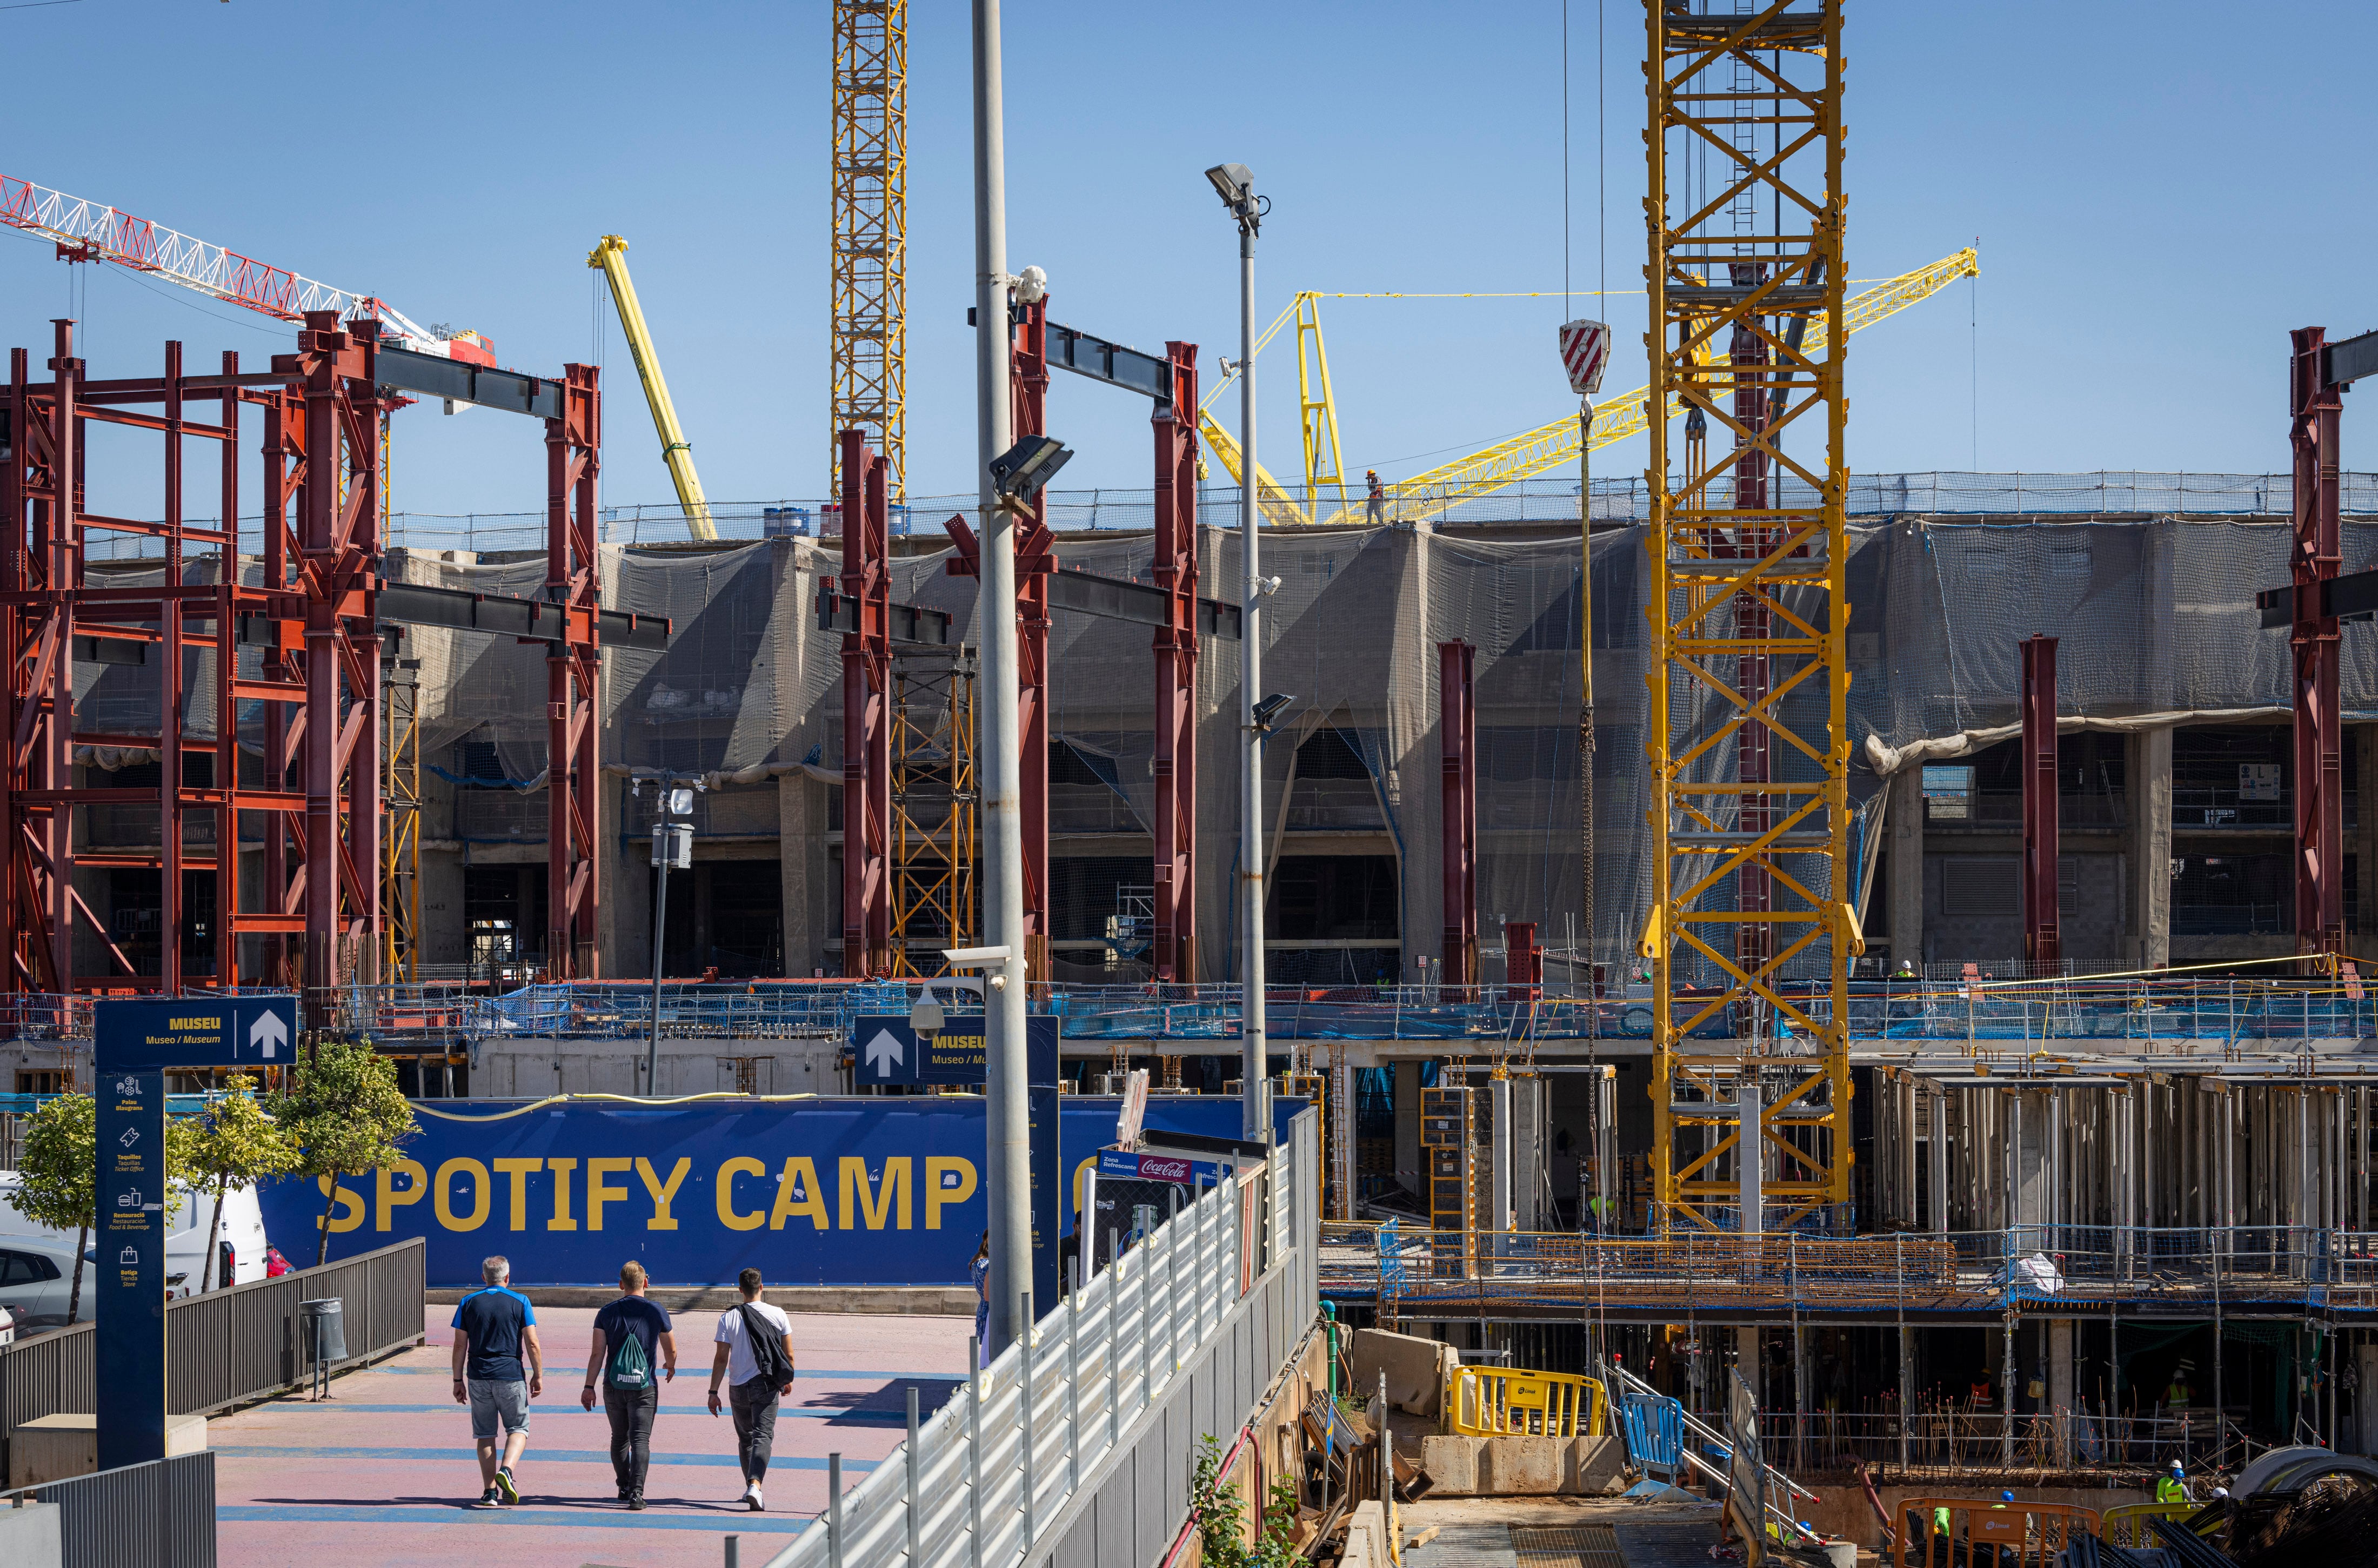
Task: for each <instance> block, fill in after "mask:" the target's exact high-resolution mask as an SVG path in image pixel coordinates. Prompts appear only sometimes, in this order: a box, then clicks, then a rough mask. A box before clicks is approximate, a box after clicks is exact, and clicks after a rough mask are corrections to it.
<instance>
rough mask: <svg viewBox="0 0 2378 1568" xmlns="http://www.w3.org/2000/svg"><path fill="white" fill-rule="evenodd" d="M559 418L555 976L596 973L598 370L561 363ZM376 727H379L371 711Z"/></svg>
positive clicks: (552, 747) (555, 443)
mask: <svg viewBox="0 0 2378 1568" xmlns="http://www.w3.org/2000/svg"><path fill="white" fill-rule="evenodd" d="M560 391H561V415H560V417H559V418H558V419H547V420H546V422H545V472H546V501H545V596H546V600H547V601H548V602H549V603H552V604H563V605H566V606H568V608H567V610H566V612H565V614H564V615H563V617H562V626H563V635H562V636H561V637H560V638H558V640H554V641H552V642H550V643H548V644H546V873H545V874H546V936H545V962H546V973H547V975H548V976H549V977H550V978H553V979H570V978H577V979H588V980H591V979H594V978H595V976H597V975H598V974H599V973H600V972H601V962H600V959H599V958H598V956H597V954H598V952H599V951H600V950H599V948H598V946H597V943H598V940H599V935H598V929H597V928H596V925H595V911H596V907H597V904H598V903H599V900H598V897H597V884H598V882H599V880H600V879H599V876H598V873H597V871H596V868H595V848H596V842H597V841H596V831H595V830H596V823H597V820H598V817H597V805H596V802H597V800H598V798H599V796H598V793H597V791H598V787H599V785H600V783H601V780H602V776H603V774H602V769H601V767H600V761H601V758H600V756H599V736H600V731H601V728H602V725H601V721H600V715H599V713H598V711H597V709H596V707H595V693H596V691H597V689H598V688H597V685H596V683H597V680H598V679H599V677H600V674H601V669H602V657H601V649H600V645H599V640H598V639H597V637H596V633H595V626H596V619H597V616H598V613H599V611H600V610H601V608H602V603H601V601H602V572H601V564H600V561H599V559H598V557H597V555H596V543H597V540H598V539H599V537H600V535H599V533H598V531H597V528H596V524H595V519H596V515H597V514H596V511H595V506H596V498H597V491H596V484H595V482H596V480H597V479H598V478H600V476H601V474H602V472H603V389H602V387H601V385H600V383H599V381H598V379H597V372H596V367H595V366H594V365H564V366H562V380H561V383H560ZM373 723H374V733H375V734H377V733H378V714H377V712H375V714H374V718H373Z"/></svg>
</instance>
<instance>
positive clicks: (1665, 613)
mask: <svg viewBox="0 0 2378 1568" xmlns="http://www.w3.org/2000/svg"><path fill="white" fill-rule="evenodd" d="M1646 12H1647V17H1648V27H1649V46H1648V53H1647V54H1646V55H1645V59H1646V61H1647V62H1648V69H1647V76H1648V78H1649V91H1650V104H1649V108H1650V133H1649V135H1648V137H1647V138H1646V141H1647V143H1648V151H1649V155H1650V156H1649V165H1650V186H1649V194H1648V196H1647V197H1646V199H1645V202H1644V211H1645V215H1646V217H1647V219H1648V221H1649V228H1650V240H1651V253H1650V257H1649V259H1648V264H1647V265H1646V267H1645V269H1644V277H1645V280H1646V283H1647V286H1648V290H1649V293H1650V307H1651V308H1650V313H1649V315H1650V331H1649V332H1648V333H1647V334H1646V342H1645V346H1646V347H1647V348H1648V349H1649V350H1650V353H1651V371H1652V383H1651V388H1650V396H1649V398H1648V399H1647V400H1646V401H1647V405H1648V406H1647V409H1646V413H1647V416H1648V415H1649V414H1650V413H1651V411H1663V410H1665V409H1666V408H1668V407H1669V406H1671V405H1672V404H1675V405H1681V406H1682V407H1683V408H1684V410H1685V413H1686V420H1685V437H1686V439H1685V452H1684V456H1683V462H1682V464H1681V475H1679V465H1678V464H1677V463H1675V462H1674V461H1671V457H1672V451H1671V447H1670V444H1669V434H1668V422H1667V420H1665V419H1664V418H1652V419H1651V420H1650V429H1651V462H1650V466H1649V467H1648V469H1647V470H1646V472H1645V479H1646V482H1647V483H1648V485H1649V486H1650V491H1651V527H1650V529H1649V530H1648V531H1647V534H1646V538H1645V548H1646V550H1647V552H1648V553H1649V555H1650V557H1651V559H1650V592H1648V594H1647V595H1646V598H1647V600H1648V603H1647V605H1646V608H1645V614H1646V615H1647V616H1648V617H1649V618H1650V621H1651V627H1650V631H1651V650H1650V654H1651V656H1650V658H1649V659H1648V660H1647V661H1646V663H1647V665H1648V670H1647V679H1648V681H1649V684H1650V687H1651V690H1650V693H1649V695H1650V701H1651V718H1650V721H1649V723H1648V724H1647V725H1646V732H1647V744H1646V746H1645V751H1646V752H1647V754H1648V756H1649V759H1650V762H1651V786H1652V798H1651V813H1650V817H1651V821H1650V824H1649V825H1650V827H1651V839H1652V845H1651V848H1652V856H1651V876H1652V885H1651V908H1650V910H1649V911H1648V912H1647V914H1646V917H1645V920H1644V925H1643V934H1642V943H1641V951H1642V955H1643V956H1644V957H1645V958H1647V959H1649V960H1650V961H1651V989H1652V1003H1651V1015H1652V1016H1651V1029H1652V1082H1651V1110H1652V1124H1653V1138H1652V1161H1653V1169H1652V1187H1653V1195H1654V1197H1655V1199H1656V1201H1657V1203H1658V1216H1659V1217H1658V1223H1659V1226H1660V1228H1661V1229H1662V1231H1663V1232H1665V1233H1671V1234H1673V1233H1675V1232H1678V1231H1687V1232H1689V1231H1695V1230H1704V1229H1705V1230H1725V1229H1734V1228H1736V1227H1739V1228H1740V1229H1741V1230H1742V1231H1743V1232H1745V1233H1747V1234H1756V1233H1757V1232H1759V1231H1760V1230H1762V1229H1766V1228H1773V1227H1789V1226H1793V1225H1796V1224H1799V1223H1802V1222H1803V1221H1804V1220H1805V1219H1808V1218H1809V1217H1811V1216H1814V1217H1816V1218H1817V1219H1818V1220H1819V1221H1820V1222H1825V1221H1831V1222H1834V1223H1839V1222H1840V1221H1841V1220H1842V1219H1844V1217H1845V1216H1846V1213H1847V1208H1846V1205H1847V1203H1848V1199H1849V1177H1850V1161H1851V1122H1850V1092H1851V1091H1850V1075H1849V1051H1848V1039H1847V1034H1846V1031H1845V1028H1844V1015H1845V1012H1846V1005H1845V1004H1846V1000H1847V990H1848V964H1849V960H1850V958H1851V956H1852V955H1853V954H1855V953H1856V952H1859V951H1860V950H1861V949H1862V947H1863V940H1862V939H1861V937H1860V935H1859V931H1858V926H1857V918H1856V912H1855V910H1854V909H1853V907H1852V904H1851V902H1850V900H1851V896H1852V895H1851V891H1850V890H1851V887H1852V881H1853V877H1854V863H1853V861H1852V860H1851V857H1850V847H1849V826H1850V812H1849V797H1848V783H1849V758H1850V741H1849V725H1848V722H1847V706H1848V699H1849V669H1848V665H1847V663H1846V660H1845V658H1844V640H1845V637H1846V633H1847V630H1848V627H1849V617H1850V604H1849V600H1848V597H1847V594H1846V592H1845V582H1844V569H1845V566H1846V561H1847V557H1848V553H1849V552H1848V547H1847V546H1848V538H1847V533H1846V531H1845V528H1844V500H1845V498H1846V492H1847V488H1848V472H1849V471H1848V465H1847V461H1846V459H1845V457H1844V449H1843V442H1844V416H1845V414H1846V412H1847V400H1846V398H1845V397H1844V389H1843V383H1842V373H1843V350H1844V344H1845V342H1846V340H1847V338H1848V335H1849V334H1848V332H1847V330H1846V327H1847V325H1848V323H1847V321H1846V320H1845V318H1844V279H1843V272H1842V255H1843V226H1844V211H1845V208H1846V202H1845V198H1844V192H1843V187H1842V140H1843V127H1842V0H1800V4H1799V6H1797V7H1795V6H1794V5H1793V0H1752V6H1751V9H1750V10H1748V11H1747V12H1745V13H1741V14H1732V15H1704V14H1695V13H1692V12H1688V11H1687V10H1686V9H1685V7H1684V6H1680V5H1674V4H1658V5H1652V6H1647V7H1646ZM1787 481H1795V482H1796V483H1787ZM1697 1036H1698V1038H1697ZM1687 1040H1691V1041H1692V1042H1693V1044H1694V1047H1695V1048H1694V1049H1693V1050H1692V1051H1691V1052H1690V1053H1689V1054H1687V1052H1686V1051H1685V1049H1684V1046H1685V1043H1686V1042H1687Z"/></svg>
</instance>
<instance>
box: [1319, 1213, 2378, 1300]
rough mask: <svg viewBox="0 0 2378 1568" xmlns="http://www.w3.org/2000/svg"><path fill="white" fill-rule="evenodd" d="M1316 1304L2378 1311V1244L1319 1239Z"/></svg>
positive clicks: (2199, 1234) (2014, 1235)
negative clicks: (1322, 1300)
mask: <svg viewBox="0 0 2378 1568" xmlns="http://www.w3.org/2000/svg"><path fill="white" fill-rule="evenodd" d="M1320 1266H1321V1293H1322V1294H1323V1295H1324V1296H1327V1297H1330V1298H1332V1299H1339V1300H1350V1301H1374V1302H1376V1303H1377V1304H1378V1306H1379V1308H1380V1310H1381V1311H1382V1313H1383V1314H1386V1315H1388V1316H1394V1315H1398V1314H1401V1315H1408V1316H1415V1317H1423V1318H1424V1317H1431V1316H1435V1315H1440V1314H1443V1313H1445V1312H1447V1311H1454V1310H1456V1309H1459V1310H1462V1311H1472V1310H1476V1311H1484V1310H1486V1309H1488V1308H1496V1307H1499V1308H1502V1309H1505V1310H1511V1311H1521V1310H1524V1311H1538V1310H1544V1309H1558V1310H1563V1311H1591V1310H1592V1309H1593V1308H1594V1307H1595V1306H1597V1305H1600V1306H1605V1307H1612V1308H1626V1309H1648V1308H1653V1307H1658V1308H1663V1309H1668V1310H1673V1311H1685V1312H1693V1311H1699V1312H1723V1311H1726V1310H1728V1309H1730V1308H1732V1309H1751V1308H1757V1307H1760V1306H1774V1305H1778V1304H1781V1303H1783V1302H1786V1301H1789V1302H1792V1303H1795V1304H1796V1308H1797V1310H1798V1311H1803V1312H1806V1313H1810V1314H1822V1313H1828V1312H1848V1311H1858V1312H1866V1313H1877V1312H1880V1313H1888V1314H1892V1315H1898V1316H1905V1317H1921V1316H1924V1315H1926V1314H1929V1313H1940V1312H1961V1313H1967V1314H1980V1313H1988V1312H1999V1311H2005V1310H2006V1309H2007V1308H2008V1307H2010V1306H2013V1305H2018V1304H2020V1305H2024V1306H2032V1307H2036V1306H2045V1305H2063V1306H2068V1307H2073V1308H2077V1309H2081V1310H2084V1311H2101V1310H2110V1311H2146V1310H2155V1311H2166V1312H2168V1311H2170V1310H2172V1309H2185V1310H2187V1311H2190V1312H2201V1313H2204V1314H2205V1315H2206V1316H2208V1317H2211V1316H2216V1315H2217V1314H2219V1313H2220V1312H2222V1311H2229V1310H2237V1311H2246V1310H2249V1309H2252V1310H2259V1311H2269V1310H2272V1309H2274V1308H2276V1309H2282V1310H2288V1311H2299V1310H2300V1311H2378V1233H2372V1232H2364V1231H2350V1230H2322V1229H2317V1228H2313V1227H2304V1226H2228V1227H2179V1228H2174V1227H2152V1228H2151V1227H2144V1226H2078V1225H2054V1226H2017V1227H2012V1228H2009V1229H2003V1230H1967V1231H1950V1232H1901V1233H1896V1234H1892V1235H1887V1236H1860V1237H1829V1236H1819V1235H1803V1234H1801V1233H1799V1232H1796V1231H1780V1232H1770V1233H1768V1234H1766V1235H1763V1236H1751V1237H1745V1236H1743V1235H1741V1234H1739V1233H1738V1232H1735V1233H1729V1232H1710V1231H1706V1230H1701V1229H1699V1228H1698V1227H1694V1228H1689V1229H1680V1230H1678V1231H1677V1232H1676V1233H1675V1235H1674V1236H1672V1237H1669V1238H1652V1237H1642V1238H1627V1237H1622V1238H1615V1239H1605V1238H1595V1237H1591V1236H1580V1235H1574V1234H1570V1233H1568V1232H1560V1231H1555V1232H1537V1231H1518V1232H1505V1233H1501V1234H1496V1233H1494V1232H1488V1231H1467V1232H1465V1231H1459V1230H1430V1229H1428V1228H1427V1227H1424V1226H1422V1227H1414V1226H1412V1225H1410V1224H1407V1223H1403V1222H1394V1221H1390V1222H1387V1223H1384V1224H1376V1225H1373V1224H1341V1223H1336V1222H1332V1223H1329V1224H1326V1225H1324V1226H1323V1227H1321V1248H1320Z"/></svg>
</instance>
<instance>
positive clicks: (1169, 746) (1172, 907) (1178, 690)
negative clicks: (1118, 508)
mask: <svg viewBox="0 0 2378 1568" xmlns="http://www.w3.org/2000/svg"><path fill="white" fill-rule="evenodd" d="M1164 357H1165V364H1166V366H1167V368H1168V370H1169V371H1170V373H1171V391H1172V401H1171V403H1170V404H1165V403H1159V404H1158V405H1157V406H1156V412H1155V413H1154V414H1153V416H1151V418H1150V421H1149V428H1150V429H1152V430H1153V431H1154V432H1155V435H1156V541H1155V544H1156V561H1155V573H1154V575H1155V578H1156V585H1157V586H1158V587H1159V588H1161V589H1163V590H1164V592H1165V594H1166V596H1167V598H1168V601H1169V603H1168V606H1167V613H1168V616H1169V618H1170V622H1171V624H1169V625H1167V626H1163V627H1159V628H1157V631H1156V638H1155V645H1156V759H1155V760H1156V820H1155V823H1154V824H1153V826H1154V828H1155V838H1156V879H1155V881H1156V910H1155V915H1156V946H1155V951H1154V952H1153V953H1152V954H1151V955H1150V956H1151V958H1152V961H1153V963H1154V964H1155V968H1156V977H1157V978H1158V979H1159V980H1165V981H1183V982H1195V980H1196V978H1197V877H1196V866H1197V345H1196V344H1195V343H1183V342H1168V343H1166V344H1165V345H1164Z"/></svg>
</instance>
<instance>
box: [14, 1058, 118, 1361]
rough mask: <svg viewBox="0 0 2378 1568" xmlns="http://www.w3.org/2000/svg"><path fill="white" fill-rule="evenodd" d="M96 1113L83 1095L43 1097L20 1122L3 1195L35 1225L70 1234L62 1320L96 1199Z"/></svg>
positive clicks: (71, 1312) (77, 1285)
mask: <svg viewBox="0 0 2378 1568" xmlns="http://www.w3.org/2000/svg"><path fill="white" fill-rule="evenodd" d="M98 1114H99V1113H98V1107H97V1106H96V1105H95V1104H94V1103H93V1101H92V1100H91V1097H90V1095H58V1096H57V1097H56V1098H54V1099H52V1100H47V1101H44V1102H43V1103H42V1108H41V1109H39V1110H37V1111H35V1112H34V1113H33V1117H32V1119H31V1120H30V1122H28V1123H27V1124H26V1126H25V1135H24V1145H23V1147H24V1152H23V1153H22V1154H21V1155H19V1156H18V1161H17V1190H16V1191H13V1192H11V1193H9V1194H8V1206H9V1207H10V1208H12V1209H14V1210H16V1211H17V1212H18V1214H20V1215H24V1216H25V1217H26V1218H27V1219H29V1220H31V1221H32V1222H33V1223H34V1224H35V1225H38V1226H42V1227H46V1228H48V1229H51V1230H71V1231H73V1232H74V1233H75V1263H74V1284H73V1286H72V1287H70V1288H69V1289H68V1291H67V1294H66V1322H68V1323H73V1322H74V1321H75V1316H76V1314H77V1313H78V1311H81V1308H82V1254H83V1250H84V1249H85V1248H87V1247H89V1246H90V1227H91V1211H92V1209H93V1207H94V1206H96V1204H97V1203H98V1201H99V1161H98V1156H97V1154H96V1153H95V1139H96V1136H97V1127H98Z"/></svg>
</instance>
